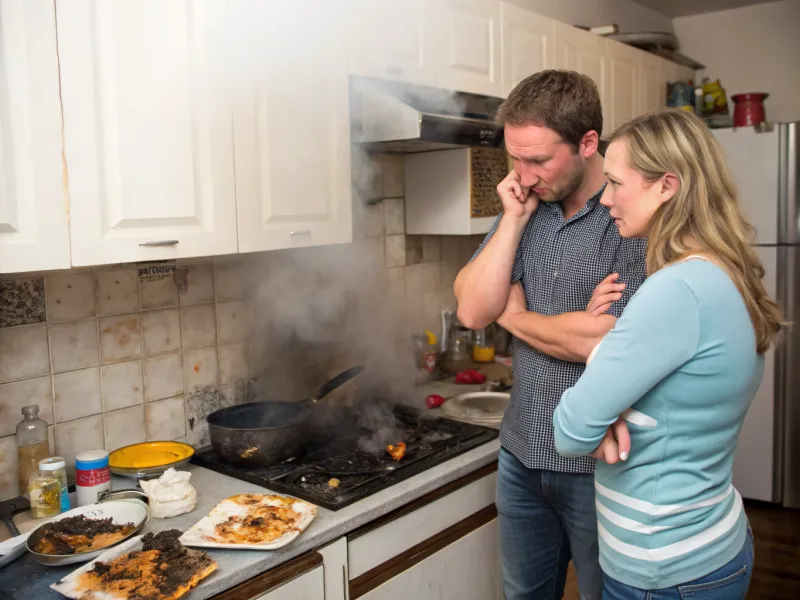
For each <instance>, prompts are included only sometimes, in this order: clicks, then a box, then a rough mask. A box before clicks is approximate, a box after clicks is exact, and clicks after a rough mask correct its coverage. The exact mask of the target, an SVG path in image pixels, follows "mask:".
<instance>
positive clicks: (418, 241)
mask: <svg viewBox="0 0 800 600" xmlns="http://www.w3.org/2000/svg"><path fill="white" fill-rule="evenodd" d="M421 262H422V236H421V235H407V236H406V265H418V264H419V263H421Z"/></svg>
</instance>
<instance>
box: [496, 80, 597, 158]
mask: <svg viewBox="0 0 800 600" xmlns="http://www.w3.org/2000/svg"><path fill="white" fill-rule="evenodd" d="M496 121H497V122H498V123H499V124H500V125H503V126H505V125H533V124H535V125H544V126H545V127H548V128H550V129H552V130H553V131H555V132H556V133H557V134H558V135H560V136H561V138H562V139H563V140H564V141H565V142H566V143H568V144H571V145H572V146H575V147H576V148H577V147H578V145H579V143H580V141H581V139H582V138H583V136H584V135H586V133H588V132H589V131H592V130H594V131H596V132H597V135H598V136H599V135H600V133H601V132H602V131H603V108H602V106H601V104H600V94H599V92H598V91H597V86H596V85H595V83H594V81H592V80H591V78H589V77H587V76H586V75H581V74H580V73H576V72H575V71H560V70H548V71H540V72H538V73H534V74H533V75H531V76H529V77H526V78H525V79H523V80H522V81H520V82H519V83H518V84H517V86H516V87H515V88H514V89H513V90H511V93H510V94H509V95H508V98H506V100H505V101H504V102H503V103H502V104H501V105H500V107H499V108H498V109H497V115H496Z"/></svg>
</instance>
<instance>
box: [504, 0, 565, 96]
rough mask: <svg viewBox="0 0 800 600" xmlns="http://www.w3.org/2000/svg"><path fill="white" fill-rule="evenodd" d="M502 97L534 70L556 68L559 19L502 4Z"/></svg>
mask: <svg viewBox="0 0 800 600" xmlns="http://www.w3.org/2000/svg"><path fill="white" fill-rule="evenodd" d="M500 22H501V27H502V28H501V37H500V39H501V53H500V55H501V64H502V71H503V72H502V88H501V91H502V97H503V98H505V97H506V96H508V94H509V93H510V92H511V90H513V89H514V87H516V85H517V84H518V83H519V82H520V81H522V80H523V79H525V78H526V77H528V76H529V75H532V74H534V73H538V72H539V71H544V70H545V69H550V68H552V67H553V30H554V28H555V21H553V19H548V18H546V17H542V16H540V15H537V14H536V13H534V12H531V11H529V10H525V9H522V8H519V7H518V6H515V5H514V4H509V3H508V2H503V3H502V4H501V7H500Z"/></svg>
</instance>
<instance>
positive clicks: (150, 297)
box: [0, 257, 248, 499]
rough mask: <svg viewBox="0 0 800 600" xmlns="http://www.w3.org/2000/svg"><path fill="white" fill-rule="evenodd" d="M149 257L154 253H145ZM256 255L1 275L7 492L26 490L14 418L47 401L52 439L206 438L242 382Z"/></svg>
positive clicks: (0, 470)
mask: <svg viewBox="0 0 800 600" xmlns="http://www.w3.org/2000/svg"><path fill="white" fill-rule="evenodd" d="M142 266H144V265H142ZM245 270H246V262H245V261H243V260H241V259H239V258H237V257H230V258H220V259H216V260H211V259H208V260H200V261H196V262H186V263H179V264H178V265H176V266H175V272H172V271H171V270H170V269H161V270H160V271H161V272H152V271H157V270H154V269H151V270H149V271H148V270H146V271H144V272H140V270H139V269H138V268H137V266H136V265H117V266H112V267H103V268H97V269H79V270H72V271H65V272H52V273H47V274H20V275H13V276H7V275H6V276H3V278H2V279H0V499H3V498H7V497H9V496H13V495H14V493H15V492H16V472H15V471H16V442H15V437H14V435H13V434H14V432H15V427H16V424H17V423H18V422H19V421H20V419H21V418H22V416H21V413H20V409H21V408H22V407H23V406H24V405H27V404H38V405H39V407H40V416H41V417H42V418H43V419H44V420H45V421H46V422H47V423H48V424H49V425H50V427H49V434H50V445H51V451H54V452H55V453H57V454H59V455H62V456H64V457H65V458H66V459H67V461H68V463H69V464H70V465H73V464H74V458H75V454H76V453H77V452H80V451H82V450H87V449H92V448H102V447H105V448H108V449H115V448H118V447H120V446H124V445H126V444H131V443H136V442H143V441H145V440H160V439H181V440H186V441H188V442H190V443H192V444H203V443H207V431H206V430H205V428H204V427H203V423H204V421H203V418H204V417H205V415H206V414H208V413H209V412H210V411H211V410H213V409H215V408H216V407H219V406H222V405H224V404H227V403H232V402H233V401H234V400H235V397H236V395H237V393H240V394H241V393H242V390H243V387H244V386H243V383H244V382H245V380H246V379H247V377H248V372H247V366H248V361H247V351H248V346H247V336H248V330H247V327H246V320H245V318H246V305H245V298H246V292H247V283H248V278H247V277H246V276H245Z"/></svg>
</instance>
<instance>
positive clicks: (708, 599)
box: [603, 525, 753, 600]
mask: <svg viewBox="0 0 800 600" xmlns="http://www.w3.org/2000/svg"><path fill="white" fill-rule="evenodd" d="M752 576H753V532H752V530H751V529H750V525H748V526H747V538H746V539H745V542H744V546H743V547H742V550H741V551H740V552H739V554H737V555H736V557H735V558H734V559H733V560H732V561H730V562H729V563H728V564H727V565H725V566H724V567H722V568H720V569H717V570H716V571H714V572H713V573H709V574H708V575H705V576H704V577H700V578H699V579H695V580H694V581H687V582H686V583H683V584H681V585H676V586H675V587H670V588H664V589H660V590H640V589H639V588H635V587H631V586H629V585H625V584H624V583H621V582H619V581H617V580H616V579H612V578H611V577H609V576H608V575H604V576H603V600H689V598H691V599H692V600H744V598H745V596H746V595H747V588H748V587H749V585H750V578H751V577H752Z"/></svg>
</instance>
